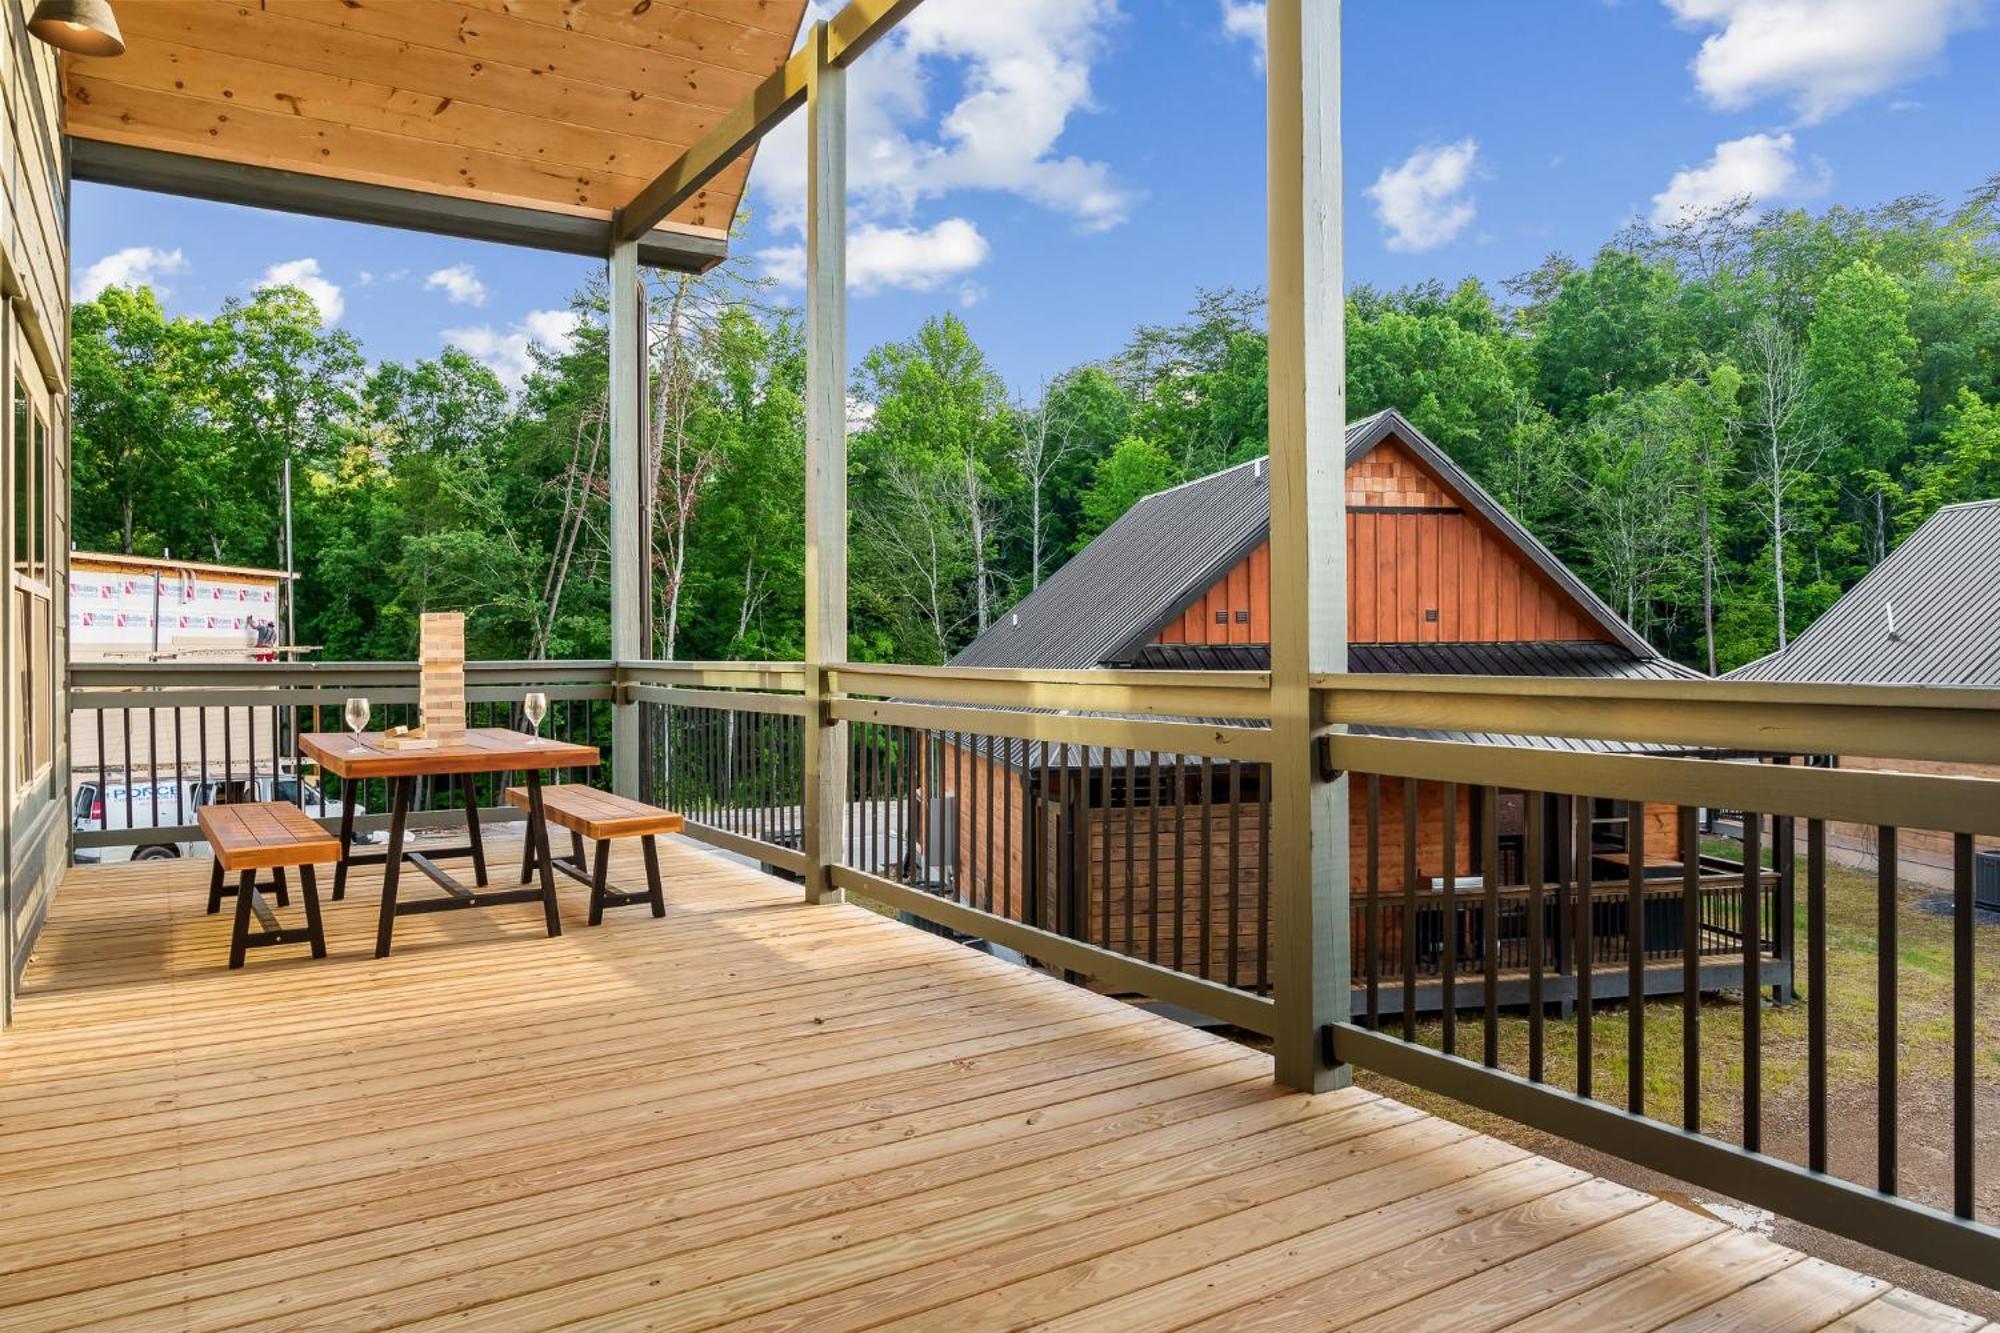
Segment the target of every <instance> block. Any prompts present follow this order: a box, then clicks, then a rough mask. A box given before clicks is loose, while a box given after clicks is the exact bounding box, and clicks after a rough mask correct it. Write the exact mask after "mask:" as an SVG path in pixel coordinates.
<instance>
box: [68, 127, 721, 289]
mask: <svg viewBox="0 0 2000 1333" xmlns="http://www.w3.org/2000/svg"><path fill="white" fill-rule="evenodd" d="M69 149H70V170H71V174H72V175H73V176H74V177H75V178H76V179H77V180H80V181H89V182H91V183H93V184H97V185H117V186H122V187H124V188H126V189H133V190H146V191H150V192H151V193H154V194H172V195H179V196H181V197H183V198H188V199H208V200H212V201H214V202H216V203H222V204H243V205H247V206H248V207H251V208H271V209H277V210H278V211H280V212H284V213H300V214H304V215H305V216H308V217H318V218H333V219H335V220H336V221H340V222H362V223H367V224H368V225H370V226H376V227H398V228H401V229H403V230H405V231H420V232H427V233H429V234H431V235H435V236H458V237H462V238H464V239H466V240H473V241H493V242H496V243H498V244H501V245H519V246H524V247H526V248H528V249H531V250H549V251H553V252H555V253H557V254H570V255H589V256H591V257H593V258H601V257H603V255H604V254H605V253H606V251H607V248H608V247H609V245H610V243H611V226H610V223H609V221H607V220H606V219H604V218H602V217H601V216H600V217H594V218H593V217H588V216H585V215H581V214H575V213H558V212H554V211H551V210H547V209H539V208H528V207H524V206H519V205H512V204H497V203H492V202H489V201H486V200H481V199H463V198H457V197H454V196H452V195H444V194H430V193H427V192H425V191H422V190H405V189H399V188H397V187H395V186H390V185H369V184H365V183H362V182H358V181H348V180H341V179H339V178H337V177H332V176H315V175H311V174H309V173H306V172H300V171H284V170H281V169H279V168H276V167H259V166H251V165H249V164H247V163H241V162H224V161H219V160H217V159H214V158H206V157H195V156H191V155H189V154H186V153H170V152H166V151H164V150H162V149H157V148H138V147H133V146H131V145H128V144H115V143H106V142H104V141H102V140H99V139H85V138H80V137H76V136H72V137H71V138H70V139H69ZM662 216H664V215H662ZM656 221H657V219H656ZM638 241H639V262H640V263H641V264H644V265H646V266H647V267H648V268H665V269H675V270H678V271H681V272H688V273H705V272H707V271H708V270H709V269H711V268H714V267H715V266H716V265H717V264H719V263H721V262H722V261H723V260H724V259H726V258H728V255H729V237H728V235H727V234H726V233H724V232H721V231H710V230H707V229H699V228H691V227H680V226H678V225H674V224H668V225H666V226H656V227H653V228H650V229H648V230H646V231H644V232H643V233H642V234H641V235H640V236H639V237H638Z"/></svg>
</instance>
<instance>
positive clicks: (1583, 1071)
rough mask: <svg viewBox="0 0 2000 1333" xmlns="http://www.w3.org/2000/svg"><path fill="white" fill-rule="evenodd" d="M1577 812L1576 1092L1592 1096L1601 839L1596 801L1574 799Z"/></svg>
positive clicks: (1574, 932) (1573, 947)
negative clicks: (1595, 824)
mask: <svg viewBox="0 0 2000 1333" xmlns="http://www.w3.org/2000/svg"><path fill="white" fill-rule="evenodd" d="M1570 804H1571V807H1572V809H1573V811H1574V819H1573V829H1572V834H1573V839H1574V841H1575V843H1576V854H1575V859H1576V907H1575V920H1574V922H1573V924H1572V925H1571V926H1570V938H1571V939H1572V940H1573V941H1574V943H1573V944H1572V945H1571V946H1570V947H1571V951H1572V952H1573V953H1574V954H1575V956H1576V963H1575V967H1574V969H1573V970H1574V972H1575V974H1576V1095H1577V1096H1579V1097H1591V1096H1594V1095H1595V1094H1596V1091H1597V1086H1596V1079H1595V1076H1594V1075H1593V1073H1592V1070H1591V1059H1592V1055H1593V1050H1592V1045H1593V1042H1592V1039H1593V1038H1594V1037H1595V1036H1596V1035H1597V1031H1596V1017H1597V1008H1596V1003H1597V1002H1596V998H1595V996H1594V995H1593V994H1592V991H1593V989H1594V988H1593V986H1592V983H1593V982H1594V981H1595V980H1596V979H1597V910H1596V906H1597V905H1596V896H1597V887H1596V879H1597V868H1596V861H1597V855H1596V854H1597V840H1596V837H1595V836H1594V832H1593V825H1592V822H1591V821H1592V818H1593V810H1594V802H1593V801H1592V799H1591V798H1590V797H1588V796H1578V797H1576V798H1574V799H1573V800H1572V801H1571V802H1570Z"/></svg>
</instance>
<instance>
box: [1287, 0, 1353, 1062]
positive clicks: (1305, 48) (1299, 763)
mask: <svg viewBox="0 0 2000 1333" xmlns="http://www.w3.org/2000/svg"><path fill="white" fill-rule="evenodd" d="M1266 13H1267V20H1266V21H1267V23H1268V25H1269V26H1268V37H1269V50H1270V56H1269V60H1268V62H1267V75H1266V77H1267V80H1268V84H1269V88H1268V93H1267V96H1268V115H1269V133H1268V136H1267V138H1268V149H1269V154H1270V168H1269V182H1270V184H1269V190H1270V195H1269V212H1270V216H1269V227H1270V288H1269V290H1270V303H1271V304H1270V342H1271V356H1270V363H1271V366H1270V423H1271V425H1270V435H1271V729H1272V734H1273V741H1274V744H1273V747H1272V755H1271V786H1272V795H1271V831H1270V837H1271V885H1272V890H1273V897H1274V900H1275V901H1274V904H1273V908H1274V911H1273V916H1274V923H1275V927H1276V929H1275V931H1274V932H1273V938H1274V939H1275V941H1276V950H1275V958H1274V962H1275V975H1274V979H1275V981H1276V998H1277V1005H1278V1015H1277V1029H1278V1030H1277V1032H1276V1033H1274V1034H1273V1038H1274V1041H1273V1055H1274V1057H1275V1059H1276V1066H1277V1077H1278V1081H1279V1082H1280V1083H1283V1084H1285V1085H1287V1086H1289V1087H1294V1088H1300V1089H1303V1090H1305V1091H1309V1092H1318V1091H1322V1090H1325V1089H1328V1088H1332V1087H1337V1086H1340V1085H1342V1084H1344V1083H1345V1082H1346V1081H1347V1080H1346V1072H1345V1070H1344V1069H1341V1068H1338V1067H1336V1066H1334V1065H1332V1064H1331V1063H1330V1062H1329V1060H1328V1056H1327V1053H1326V1047H1325V1044H1324V1043H1323V1042H1321V1041H1320V1039H1319V1034H1320V1032H1321V1030H1322V1029H1323V1028H1324V1027H1325V1026H1326V1025H1327V1024H1329V1023H1333V1022H1336V1021H1342V1020H1345V1019H1346V1018H1347V1017H1348V1011H1349V1007H1350V1001H1349V998H1348V956H1349V947H1348V904H1347V897H1348V864H1347V862H1348V805H1347V781H1346V779H1345V778H1344V777H1340V778H1336V779H1334V780H1333V781H1331V782H1323V781H1321V780H1320V777H1319V774H1318V772H1317V771H1316V766H1315V764H1314V759H1313V744H1312V721H1313V718H1312V707H1313V694H1312V678H1313V675H1314V674H1315V673H1324V672H1341V671H1345V670H1346V669H1347V542H1346V536H1345V534H1346V531H1347V520H1346V513H1347V490H1346V471H1347V468H1346V453H1347V447H1346V418H1347V414H1346V407H1345V392H1346V391H1345V389H1344V387H1343V383H1342V381H1343V379H1344V368H1345V365H1346V347H1345V341H1344V333H1343V327H1342V315H1343V308H1342V295H1341V269H1340V262H1341V256H1340V245H1341V194H1340V185H1341V177H1340V172H1341V161H1340V0H1270V4H1269V7H1268V9H1267V11H1266Z"/></svg>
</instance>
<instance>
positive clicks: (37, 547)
mask: <svg viewBox="0 0 2000 1333" xmlns="http://www.w3.org/2000/svg"><path fill="white" fill-rule="evenodd" d="M14 350H15V357H16V363H17V364H21V363H22V362H23V361H24V360H25V357H24V354H25V352H26V350H27V349H26V348H25V347H24V346H23V345H22V344H21V342H20V341H18V339H17V341H16V342H15V344H14ZM11 387H12V390H13V392H12V399H13V401H12V403H11V404H10V411H9V413H8V417H9V421H8V424H9V427H10V430H9V432H8V433H9V435H10V437H11V449H10V454H11V457H9V460H8V461H9V463H10V464H11V467H10V470H9V480H10V481H11V483H12V488H13V492H14V513H13V519H14V538H13V565H12V568H11V570H10V577H9V582H10V586H9V589H8V595H9V596H10V597H11V598H12V599H13V608H12V609H13V621H14V624H13V639H14V641H13V644H12V645H11V646H12V648H13V653H14V679H13V681H12V689H13V699H12V704H13V713H14V717H15V719H16V723H15V725H16V726H17V727H18V729H19V732H18V737H17V743H16V748H15V760H14V764H15V778H16V783H17V790H18V791H19V792H20V793H21V794H22V795H23V796H25V795H27V794H28V793H29V792H30V791H32V790H33V789H34V788H35V786H36V785H37V784H38V783H39V782H40V781H41V780H42V779H43V778H44V777H45V776H46V775H47V774H48V772H49V769H50V765H51V764H52V763H53V761H54V759H55V732H56V716H55V690H56V680H57V673H56V657H55V643H56V639H55V620H54V600H53V595H52V589H51V586H50V585H51V579H50V561H51V560H52V559H53V556H54V552H53V551H52V549H51V544H50V521H49V520H50V517H51V515H52V513H53V511H54V505H53V504H52V503H51V492H50V479H51V478H52V477H53V476H54V475H55V471H56V469H55V434H54V432H53V431H52V430H51V429H50V427H49V408H50V403H49V397H48V395H47V394H46V393H44V392H43V391H42V389H41V386H40V385H39V384H37V383H35V382H33V381H32V380H30V379H29V378H28V377H26V376H20V375H17V376H16V377H15V379H14V382H13V385H12V386H11Z"/></svg>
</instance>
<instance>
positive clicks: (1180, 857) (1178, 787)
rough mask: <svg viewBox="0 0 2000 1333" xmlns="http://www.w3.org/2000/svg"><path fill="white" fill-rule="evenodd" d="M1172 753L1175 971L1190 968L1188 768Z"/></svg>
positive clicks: (1177, 755) (1180, 756)
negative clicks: (1188, 959) (1187, 954)
mask: <svg viewBox="0 0 2000 1333" xmlns="http://www.w3.org/2000/svg"><path fill="white" fill-rule="evenodd" d="M1185 757H1186V756H1184V755H1179V754H1176V755H1174V756H1173V761H1174V763H1173V773H1174V971H1176V972H1185V971H1186V970H1187V957H1186V948H1187V945H1186V941H1187V770H1186V765H1184V764H1183V763H1182V762H1181V760H1182V759H1184V758H1185Z"/></svg>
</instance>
